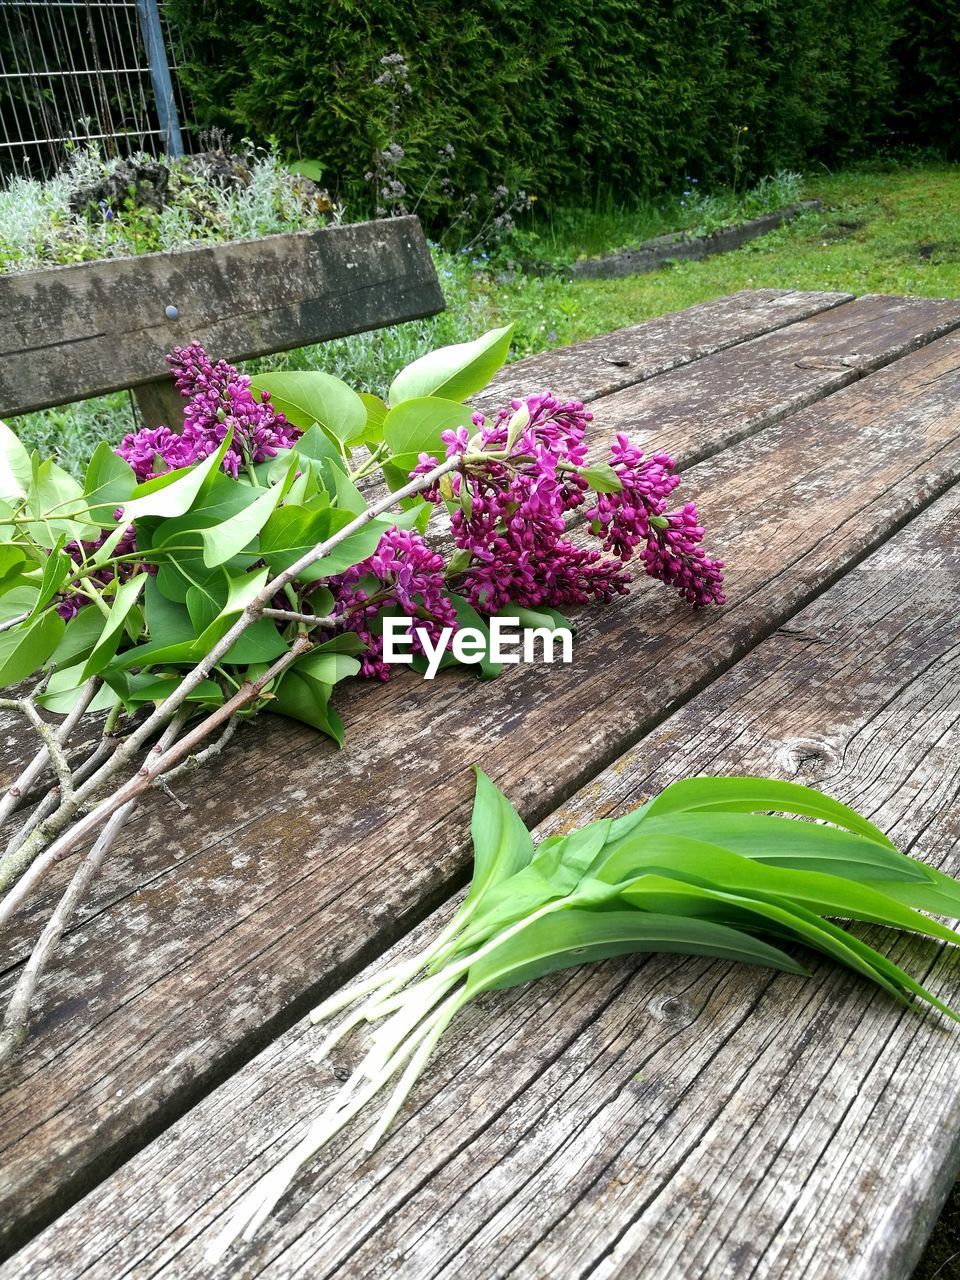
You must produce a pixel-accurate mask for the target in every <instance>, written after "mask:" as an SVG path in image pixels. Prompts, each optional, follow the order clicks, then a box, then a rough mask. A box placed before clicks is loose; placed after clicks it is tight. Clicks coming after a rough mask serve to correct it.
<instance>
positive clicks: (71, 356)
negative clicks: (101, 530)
mask: <svg viewBox="0 0 960 1280" xmlns="http://www.w3.org/2000/svg"><path fill="white" fill-rule="evenodd" d="M443 307H444V301H443V294H442V293H441V291H440V285H439V283H438V281H437V275H436V271H435V270H434V266H433V262H432V260H431V258H430V254H429V252H428V250H427V246H426V242H425V240H424V238H423V231H422V230H421V227H420V223H419V220H418V219H417V218H415V217H407V218H392V219H386V220H383V221H377V222H361V223H355V224H353V225H348V226H343V227H327V228H325V229H323V230H321V231H298V232H295V233H293V234H290V235H278V236H266V237H264V238H263V239H260V240H252V241H236V242H234V243H231V244H223V245H216V246H213V247H210V248H205V249H196V250H189V251H183V252H179V253H151V254H143V255H142V256H140V257H137V258H118V259H114V260H111V261H104V262H95V263H80V264H79V265H77V266H71V267H57V268H51V269H49V270H46V271H28V272H22V273H17V274H12V275H5V276H0V355H2V357H3V362H2V364H0V412H2V413H3V414H5V415H13V414H18V413H27V412H28V411H30V410H33V409H42V408H45V407H46V406H47V405H52V404H64V403H66V402H67V401H71V400H76V399H78V398H79V399H85V398H87V397H88V396H94V395H100V394H102V393H103V392H105V391H115V390H118V389H120V388H124V387H132V386H138V385H139V384H141V383H145V382H151V381H153V380H155V379H157V378H161V377H164V376H166V374H167V364H166V361H165V359H164V356H165V354H166V353H167V352H168V351H169V350H170V349H171V347H173V346H175V345H177V344H180V343H187V342H190V341H191V340H192V339H194V338H198V339H200V341H201V342H203V343H204V345H205V346H207V347H208V348H209V349H210V351H211V352H215V353H217V354H224V355H226V356H227V357H229V358H230V359H231V360H242V359H246V358H247V357H249V356H258V355H265V354H268V353H270V352H274V351H285V350H289V349H290V348H292V347H302V346H305V345H306V344H307V343H310V342H324V341H326V340H327V339H329V338H337V337H342V336H343V335H344V334H349V333H359V332H361V331H363V330H366V329H378V328H381V327H382V326H384V325H387V324H396V323H398V322H399V321H402V320H415V319H417V318H419V317H421V316H427V315H433V314H435V313H436V312H437V311H442V310H443Z"/></svg>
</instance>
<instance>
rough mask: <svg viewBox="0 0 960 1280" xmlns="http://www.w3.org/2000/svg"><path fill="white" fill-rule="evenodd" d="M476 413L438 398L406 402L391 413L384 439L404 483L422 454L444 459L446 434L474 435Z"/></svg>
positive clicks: (394, 466) (394, 465)
mask: <svg viewBox="0 0 960 1280" xmlns="http://www.w3.org/2000/svg"><path fill="white" fill-rule="evenodd" d="M472 413H473V410H472V409H468V408H467V407H466V406H465V405H462V404H458V403H457V402H456V401H454V400H443V399H440V398H439V397H437V396H422V397H417V398H415V399H405V400H404V401H403V403H402V404H398V405H395V406H394V408H392V409H391V410H390V412H389V413H388V414H387V416H386V417H385V418H384V420H383V438H384V440H385V441H386V443H387V445H388V447H389V449H390V465H391V466H392V467H393V468H394V469H395V470H396V471H398V472H402V473H403V484H406V483H407V482H408V481H409V479H410V476H409V472H411V471H412V470H413V468H414V467H415V466H416V465H417V463H418V461H419V457H420V454H421V453H429V454H432V455H433V457H435V458H439V459H442V458H443V457H444V455H445V452H446V446H445V445H444V443H443V441H442V440H441V439H440V433H441V432H442V431H452V430H456V428H457V427H467V428H469V430H470V432H471V434H472V433H473V431H474V430H475V428H474V426H473V421H472V417H471V415H472ZM397 487H398V488H401V487H402V485H398V486H397Z"/></svg>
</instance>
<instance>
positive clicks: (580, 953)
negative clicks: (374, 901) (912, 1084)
mask: <svg viewBox="0 0 960 1280" xmlns="http://www.w3.org/2000/svg"><path fill="white" fill-rule="evenodd" d="M651 951H653V952H679V953H681V954H683V955H702V956H714V957H716V958H718V959H721V960H736V961H739V962H740V963H742V964H756V965H762V966H764V967H765V968H770V969H782V970H784V971H786V972H787V973H805V970H804V969H803V967H802V966H801V965H799V964H798V963H797V961H796V960H794V959H793V958H792V956H789V955H787V954H786V952H784V951H780V950H779V949H778V948H777V947H773V946H771V945H770V944H769V943H766V942H761V941H760V940H759V939H758V938H753V937H751V936H750V934H748V933H742V932H740V931H739V930H737V929H731V928H730V927H729V926H727V925H721V924H716V923H714V922H713V921H710V920H703V919H690V918H688V917H685V916H670V915H657V914H655V913H654V912H646V911H602V912H597V911H580V910H577V909H576V908H571V909H569V910H562V911H558V912H557V913H556V914H555V915H547V916H541V917H540V918H539V919H537V920H533V921H532V922H531V923H530V924H529V925H527V926H526V927H525V928H524V929H522V930H519V931H518V932H517V933H515V934H513V936H512V937H509V938H507V939H506V940H505V941H504V942H503V943H501V944H500V945H499V946H497V947H494V948H493V949H492V950H491V951H490V952H489V953H488V954H487V955H485V956H483V957H482V958H481V959H479V960H476V961H475V962H474V963H473V964H472V965H471V966H470V970H469V972H468V974H467V985H466V995H467V996H468V997H470V996H474V995H477V994H478V993H479V992H481V991H490V990H500V989H503V988H505V987H513V986H518V985H519V984H520V983H523V982H530V981H532V980H533V979H534V978H539V977H542V976H543V975H544V974H547V973H555V972H556V971H557V970H559V969H568V968H571V967H572V966H574V965H580V964H587V963H590V962H592V961H595V960H606V959H609V958H611V957H612V956H620V955H629V954H632V953H635V952H651Z"/></svg>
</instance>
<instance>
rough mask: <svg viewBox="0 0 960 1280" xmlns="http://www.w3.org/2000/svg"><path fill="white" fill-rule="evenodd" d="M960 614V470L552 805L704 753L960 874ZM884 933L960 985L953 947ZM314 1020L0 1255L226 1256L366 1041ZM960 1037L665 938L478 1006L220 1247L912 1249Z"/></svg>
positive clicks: (872, 1269) (642, 790)
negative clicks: (18, 1247) (245, 1237)
mask: <svg viewBox="0 0 960 1280" xmlns="http://www.w3.org/2000/svg"><path fill="white" fill-rule="evenodd" d="M958 613H960V492H958V491H957V490H954V491H953V493H952V494H950V495H948V496H947V497H945V498H943V499H941V500H940V501H939V502H937V503H935V504H934V505H933V507H932V508H931V509H930V510H929V511H928V512H926V513H925V514H924V515H923V516H921V517H920V518H919V519H917V520H916V521H914V522H912V523H911V524H910V525H909V526H908V527H907V528H906V529H905V530H904V531H902V532H901V533H899V534H898V535H896V536H895V537H894V538H893V539H892V540H891V541H890V542H888V543H887V544H886V545H884V546H883V547H882V548H881V549H879V550H878V551H876V552H875V553H874V554H872V555H871V556H870V557H868V558H867V559H866V560H864V561H863V562H862V563H861V564H859V565H858V566H856V567H855V568H853V569H851V570H850V572H848V573H847V575H846V576H845V577H843V578H842V579H841V580H840V581H839V582H838V583H837V584H836V585H835V586H833V587H832V588H831V589H830V590H828V591H827V592H826V593H825V594H823V595H822V596H820V597H819V599H817V600H816V601H815V602H814V603H813V604H811V605H809V606H808V607H807V608H806V609H804V610H803V611H802V612H801V613H800V614H798V615H797V616H796V617H795V618H794V619H793V620H792V621H791V623H790V625H789V626H788V627H784V628H782V629H780V630H779V631H777V632H776V633H775V634H774V635H773V636H771V637H770V638H768V639H767V640H765V641H764V642H763V643H762V644H761V645H759V646H758V647H757V648H756V649H754V650H753V651H752V652H751V653H750V654H748V655H747V656H746V657H744V658H743V659H741V661H740V662H739V663H737V664H736V665H735V666H734V667H733V668H732V669H731V670H730V671H729V672H728V673H727V674H726V675H725V676H723V677H721V678H720V679H719V680H717V681H716V682H714V683H713V684H712V685H710V686H709V687H708V688H707V689H705V690H704V691H703V692H701V693H700V694H699V695H697V696H696V697H695V698H694V699H692V700H691V701H690V702H689V703H687V705H686V706H685V707H684V708H683V709H682V710H680V711H678V712H677V713H676V714H675V715H674V716H672V717H670V718H669V719H668V720H666V721H665V722H664V723H663V724H662V725H661V726H660V728H659V729H657V730H656V731H655V732H654V733H652V734H651V735H650V736H649V737H647V738H645V739H644V740H643V741H642V742H641V743H640V744H639V745H638V746H637V747H636V748H634V749H633V750H632V751H631V752H629V753H628V754H627V755H626V756H624V757H622V758H621V759H619V760H618V761H617V762H616V763H615V764H614V765H613V766H612V767H611V768H609V769H608V770H607V771H606V772H605V773H604V774H603V775H602V776H600V777H599V778H597V779H595V780H594V781H593V782H591V783H590V784H589V785H588V786H587V787H585V788H584V789H583V790H582V791H581V792H580V793H578V794H577V795H576V796H574V797H573V798H572V799H571V800H570V801H569V802H568V803H567V804H565V805H564V806H563V807H562V808H561V809H560V810H559V811H558V812H557V813H555V814H554V815H552V816H551V818H550V819H549V820H548V821H547V822H546V823H544V824H543V826H542V827H541V830H540V832H539V834H540V835H547V834H549V833H551V832H553V831H558V830H565V829H569V827H571V826H573V825H577V824H580V823H582V822H584V821H587V820H590V819H593V818H595V817H597V816H600V815H603V814H610V815H613V814H616V813H620V812H623V811H625V810H628V809H630V808H632V807H634V806H635V805H637V804H639V803H641V802H642V800H643V799H645V798H646V797H647V796H648V795H649V794H651V793H654V792H656V791H657V790H659V789H661V788H662V787H663V786H665V785H667V784H668V783H669V782H670V781H672V780H674V779H675V778H677V777H683V776H690V775H692V774H697V773H749V772H758V773H770V774H773V775H776V776H785V777H791V778H795V779H797V780H800V781H804V782H807V783H809V784H813V785H817V786H820V787H821V788H822V789H824V790H826V791H827V792H829V793H830V794H832V795H835V796H836V797H837V798H838V799H841V800H844V801H846V802H847V803H851V804H854V805H856V806H857V807H858V808H859V809H860V810H861V811H862V812H865V813H867V814H869V815H870V816H871V817H872V818H873V819H874V821H877V822H879V823H880V824H881V825H882V826H883V827H884V828H885V829H886V830H888V831H889V832H890V834H891V835H892V836H893V837H894V839H896V840H897V842H898V843H899V844H900V846H901V847H903V848H907V849H910V850H911V852H913V853H914V854H915V855H917V856H921V857H925V858H927V859H928V860H930V861H932V862H935V863H937V864H938V865H941V866H942V867H943V868H944V869H945V870H947V871H949V872H951V873H953V874H957V873H958V872H960V861H958V852H957V848H956V842H957V838H958V837H960V811H958V809H957V806H956V793H957V788H958V785H960V755H958V753H957V750H956V743H957V735H958V732H960V646H958V644H957V633H956V617H957V615H958ZM448 911H449V908H447V909H444V910H443V911H441V912H438V913H437V918H435V919H432V920H431V921H429V922H428V927H427V928H421V929H419V930H417V931H416V932H415V934H414V935H413V936H412V937H411V938H408V939H407V940H406V941H405V943H404V944H403V945H402V946H401V947H400V948H398V949H397V951H398V953H399V952H403V951H404V950H407V949H408V948H409V947H410V946H412V945H414V944H415V943H416V942H417V941H418V940H419V939H420V938H421V937H422V936H423V935H424V934H429V933H430V932H432V931H433V930H435V929H436V927H437V926H438V924H440V923H442V921H443V920H444V919H445V918H446V916H447V914H448ZM868 936H869V937H870V940H871V941H872V942H873V943H874V945H880V946H881V947H882V948H884V949H885V950H887V951H888V952H889V953H890V954H891V955H892V956H893V958H894V959H896V960H897V961H898V962H899V963H905V964H906V965H907V966H908V967H912V968H913V970H914V971H915V972H918V973H920V974H924V975H925V977H924V980H925V981H927V982H928V983H930V984H931V985H932V986H933V989H934V990H935V991H936V992H937V993H938V994H939V995H940V996H941V997H942V998H945V999H953V1000H954V1001H955V1000H956V999H957V997H958V995H960V969H958V966H957V963H956V956H955V955H952V956H951V955H944V954H943V953H942V952H941V951H940V949H939V948H938V947H935V946H932V945H930V944H927V943H924V942H922V941H920V940H913V941H907V940H905V939H902V938H897V937H896V935H891V934H888V933H886V932H885V931H883V930H880V929H873V930H870V931H869V932H868ZM390 958H392V957H390ZM388 959H389V958H388ZM317 1037H318V1032H317V1031H316V1030H315V1029H313V1028H310V1027H309V1026H303V1025H299V1026H297V1027H296V1028H294V1029H292V1030H291V1031H290V1032H288V1033H287V1034H286V1035H284V1036H283V1037H281V1038H280V1039H279V1040H278V1041H277V1042H275V1043H274V1044H273V1045H271V1046H270V1048H269V1049H268V1050H266V1051H265V1052H264V1053H262V1054H261V1055H260V1056H259V1057H258V1058H256V1059H255V1060H254V1061H253V1062H251V1063H250V1064H248V1066H246V1067H245V1068H243V1069H242V1070H241V1071H239V1072H238V1073H237V1074H236V1075H235V1076H234V1077H233V1078H232V1079H231V1080H230V1081H229V1082H228V1083H227V1084H225V1085H224V1086H222V1087H221V1088H220V1089H218V1090H216V1091H215V1092H214V1093H213V1094H211V1095H210V1096H209V1097H207V1098H206V1099H204V1100H203V1102H201V1103H200V1104H199V1105H198V1106H197V1107H196V1108H194V1110H193V1111H192V1112H191V1113H189V1114H188V1115H187V1116H185V1117H184V1118H183V1119H182V1120H181V1121H180V1122H178V1123H177V1124H176V1125H174V1126H173V1127H172V1128H171V1129H169V1130H168V1131H167V1132H166V1133H165V1134H164V1135H163V1136H162V1137H161V1138H159V1139H158V1140H157V1141H155V1142H154V1143H152V1144H151V1145H150V1146H149V1147H147V1148H146V1149H145V1150H144V1151H143V1152H141V1153H140V1155H138V1156H137V1157H136V1158H135V1159H133V1160H131V1161H130V1162H129V1163H128V1164H127V1165H126V1166H124V1167H123V1168H122V1169H120V1170H119V1171H118V1172H117V1174H115V1175H114V1176H113V1177H111V1178H109V1179H108V1180H107V1181H106V1182H105V1183H104V1184H103V1185H102V1186H100V1187H99V1188H98V1189H97V1191H96V1192H95V1193H94V1194H93V1195H91V1196H89V1197H88V1198H87V1199H86V1200H84V1201H82V1202H81V1203H80V1204H78V1205H77V1206H76V1207H75V1208H74V1209H72V1210H71V1211H70V1212H68V1213H67V1214H65V1215H64V1216H63V1217H62V1218H61V1219H60V1221H59V1222H58V1223H57V1224H56V1225H55V1226H53V1227H51V1228H50V1229H49V1230H47V1231H45V1232H44V1233H43V1234H42V1235H41V1236H40V1237H39V1238H38V1239H37V1240H36V1241H34V1242H33V1243H32V1244H31V1245H29V1246H28V1247H27V1248H26V1249H24V1250H23V1251H22V1252H21V1253H19V1254H18V1255H16V1256H15V1257H14V1259H13V1260H12V1261H11V1262H10V1263H9V1264H8V1266H7V1267H5V1268H0V1275H2V1276H5V1275H10V1276H11V1277H12V1276H14V1275H16V1276H17V1277H18V1280H32V1278H36V1280H39V1278H40V1277H45V1276H47V1275H53V1274H55V1275H57V1276H58V1277H64V1278H66V1277H70V1276H79V1275H81V1274H82V1275H84V1276H88V1277H92V1278H97V1277H101V1276H102V1277H108V1276H109V1277H111V1280H113V1278H114V1277H122V1276H147V1275H151V1276H157V1275H176V1276H189V1275H194V1274H208V1273H209V1268H207V1267H206V1266H205V1265H204V1263H203V1260H202V1254H203V1249H204V1247H205V1245H206V1243H207V1242H208V1241H209V1239H210V1238H211V1237H212V1236H213V1235H214V1234H215V1233H216V1231H217V1230H218V1229H219V1226H220V1225H222V1222H223V1219H224V1215H225V1214H226V1212H227V1211H228V1209H229V1207H230V1205H231V1204H232V1203H234V1202H235V1201H236V1199H237V1198H238V1197H239V1196H240V1195H241V1194H242V1193H243V1191H244V1190H245V1189H246V1187H247V1186H248V1185H250V1183H251V1182H252V1181H253V1179H254V1178H255V1177H256V1176H258V1175H259V1174H260V1173H261V1172H263V1171H264V1170H265V1168H267V1167H269V1166H270V1164H271V1163H272V1162H273V1160H275V1159H276V1158H277V1157H278V1155H279V1154H281V1153H282V1152H283V1151H284V1150H285V1149H287V1148H288V1147H289V1146H290V1145H291V1143H292V1141H293V1140H294V1139H295V1138H296V1137H297V1136H298V1134H299V1131H300V1129H301V1127H302V1125H303V1124H304V1123H305V1122H306V1121H307V1119H308V1118H309V1117H310V1116H311V1115H312V1114H315V1113H316V1111H318V1110H319V1107H320V1104H321V1103H322V1102H323V1101H324V1099H325V1097H326V1096H327V1095H328V1094H329V1093H330V1092H332V1090H333V1088H334V1087H335V1077H334V1072H338V1073H342V1071H343V1070H344V1069H345V1068H347V1067H348V1066H351V1065H352V1064H353V1061H354V1060H355V1057H356V1048H355V1047H350V1048H345V1049H344V1050H343V1051H341V1052H340V1053H339V1056H338V1057H335V1059H334V1062H333V1063H332V1064H325V1065H324V1066H322V1067H319V1068H318V1067H315V1066H313V1065H311V1064H310V1062H309V1060H308V1056H307V1055H308V1053H309V1051H310V1048H311V1046H315V1045H316V1043H317ZM958 1067H960V1032H958V1031H957V1030H956V1028H950V1027H948V1026H946V1025H945V1024H944V1023H943V1022H942V1021H939V1020H937V1019H934V1018H930V1019H926V1020H924V1019H922V1018H921V1017H919V1016H917V1015H916V1014H914V1013H911V1012H909V1011H904V1010H902V1009H901V1008H900V1007H899V1006H897V1005H895V1004H894V1003H893V1002H892V1001H891V1000H889V998H888V997H886V996H885V995H884V994H883V993H882V992H879V991H877V990H876V989H875V988H872V987H871V986H870V985H869V984H867V983H866V982H865V981H863V980H861V979H859V978H857V977H855V976H853V975H850V974H849V973H846V972H843V971H840V970H839V969H837V968H836V967H834V966H832V965H830V964H829V963H826V962H823V963H819V962H818V963H816V964H815V965H814V968H813V973H812V976H811V977H810V978H809V979H802V978H796V977H793V976H788V975H776V976H774V975H771V974H769V973H767V972H765V971H763V970H752V969H749V968H746V967H742V966H734V965H724V964H721V963H719V962H718V963H708V962H706V961H700V960H695V959H686V958H680V957H666V956H665V957H654V958H650V959H647V960H627V961H616V962H610V963H608V964H606V965H603V966H592V967H591V968H590V969H589V970H582V971H573V972H571V973H569V974H567V975H555V976H554V977H552V978H549V979H544V980H541V981H540V982H538V983H536V984H533V985H530V986H527V987H525V988H523V989H520V990H519V991H514V992H503V993H494V994H491V995H490V996H488V997H486V998H484V999H483V1000H482V1001H480V1002H478V1003H477V1005H476V1006H475V1007H474V1008H473V1009H472V1010H470V1011H468V1012H467V1013H466V1014H465V1015H463V1016H462V1017H461V1020H460V1022H459V1024H458V1025H457V1027H456V1029H455V1030H454V1032H453V1033H451V1034H450V1035H449V1036H448V1039H447V1042H446V1045H445V1047H444V1048H442V1049H441V1052H440V1054H439V1055H438V1057H437V1059H436V1061H435V1065H434V1067H433V1068H432V1069H431V1072H430V1074H429V1076H428V1077H427V1078H426V1079H424V1080H423V1081H422V1082H421V1084H420V1085H419V1086H418V1088H417V1090H416V1091H415V1093H414V1095H413V1096H412V1097H411V1099H410V1101H409V1103H408V1105H407V1108H406V1109H405V1111H404V1113H403V1114H402V1115H401V1117H400V1118H399V1120H398V1122H397V1125H396V1127H395V1130H394V1132H393V1134H392V1136H391V1137H390V1138H389V1139H388V1141H387V1142H386V1144H385V1145H384V1146H382V1147H381V1148H380V1149H379V1151H378V1152H376V1153H374V1154H373V1155H372V1156H364V1155H363V1153H362V1151H361V1149H360V1142H359V1140H358V1139H359V1137H360V1135H359V1134H357V1135H356V1136H352V1135H344V1136H342V1137H341V1138H340V1139H338V1140H337V1142H336V1143H335V1144H334V1145H333V1146H332V1147H331V1149H330V1151H329V1153H328V1155H327V1156H326V1157H325V1159H324V1161H323V1163H322V1165H321V1166H320V1167H318V1168H316V1169H313V1170H309V1171H305V1172H304V1174H303V1175H302V1176H301V1177H300V1178H299V1179H298V1181H297V1184H296V1186H295V1188H294V1190H293V1191H292V1193H291V1194H290V1196H289V1197H288V1198H287V1200H286V1201H285V1202H284V1203H283V1204H282V1205H281V1207H280V1210H279V1212H278V1214H277V1216H276V1218H275V1219H274V1220H273V1221H272V1223H271V1224H270V1226H269V1229H268V1230H267V1231H265V1232H264V1234H263V1236H262V1237H261V1239H260V1240H258V1241H257V1242H255V1243H254V1244H253V1245H251V1246H244V1247H242V1248H241V1249H240V1250H239V1251H238V1252H237V1253H235V1254H234V1255H232V1256H231V1257H230V1258H229V1259H228V1261H227V1263H226V1264H224V1267H223V1268H222V1270H221V1272H219V1273H220V1274H229V1275H231V1276H237V1277H246V1276H257V1275H261V1274H264V1273H267V1274H269V1275H271V1276H277V1277H283V1276H293V1275H310V1276H313V1277H317V1280H321V1278H322V1277H331V1278H332V1277H333V1276H337V1277H357V1278H358V1280H359V1278H361V1277H362V1278H363V1280H374V1278H376V1277H384V1278H385V1277H394V1276H395V1277H401V1278H405V1277H411V1278H413V1277H415V1278H416V1280H422V1278H425V1277H440V1276H451V1277H452V1276H455V1275H483V1276H490V1277H501V1276H508V1275H514V1276H537V1277H539V1276H561V1275H562V1276H587V1275H590V1276H602V1277H607V1276H610V1277H613V1276H623V1275H637V1276H639V1275H642V1276H643V1277H644V1280H674V1278H675V1277H676V1276H677V1275H678V1260H679V1259H682V1260H683V1261H682V1274H683V1276H684V1278H685V1280H701V1278H702V1280H707V1278H709V1280H714V1278H718V1280H742V1278H743V1277H745V1276H748V1275H749V1276H753V1277H757V1278H758V1280H764V1278H765V1280H800V1277H803V1278H804V1280H905V1277H907V1276H908V1275H909V1273H910V1271H911V1269H912V1267H913V1265H914V1264H915V1262H916V1259H917V1257H918V1255H919V1252H920V1249H921V1247H922V1243H923V1239H924V1236H925V1234H926V1233H927V1231H928V1230H929V1228H930V1226H931V1224H932V1222H933V1221H934V1219H935V1217H936V1214H937V1212H938V1209H939V1205H940V1203H941V1202H942V1200H943V1197H944V1195H945V1194H946V1191H947V1189H948V1188H949V1186H950V1183H951V1181H952V1179H953V1177H954V1176H955V1174H956V1172H957V1166H958V1163H960V1160H958V1143H957V1139H958V1136H960V1072H958ZM277 1134H281V1135H283V1136H282V1138H281V1139H280V1141H279V1142H275V1141H274V1139H275V1137H276V1135H277Z"/></svg>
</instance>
